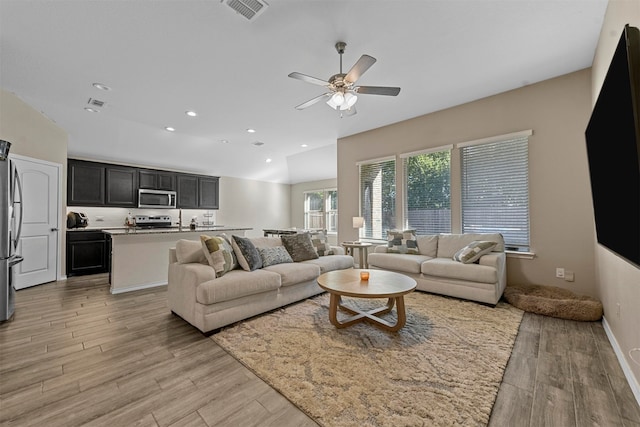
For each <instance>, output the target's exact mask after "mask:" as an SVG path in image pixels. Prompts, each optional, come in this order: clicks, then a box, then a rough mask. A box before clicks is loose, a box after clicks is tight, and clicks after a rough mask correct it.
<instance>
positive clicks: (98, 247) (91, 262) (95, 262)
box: [67, 231, 111, 277]
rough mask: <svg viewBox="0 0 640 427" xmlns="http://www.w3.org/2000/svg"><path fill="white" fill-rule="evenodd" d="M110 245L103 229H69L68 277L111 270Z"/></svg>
mask: <svg viewBox="0 0 640 427" xmlns="http://www.w3.org/2000/svg"><path fill="white" fill-rule="evenodd" d="M110 247H111V245H110V244H109V241H108V239H107V237H106V235H105V233H103V232H102V231H67V277H72V276H82V275H86V274H98V273H107V272H109V259H110V252H111V248H110Z"/></svg>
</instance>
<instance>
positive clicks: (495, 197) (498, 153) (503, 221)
mask: <svg viewBox="0 0 640 427" xmlns="http://www.w3.org/2000/svg"><path fill="white" fill-rule="evenodd" d="M529 135H531V131H525V132H518V133H515V134H510V135H506V136H503V137H498V138H490V139H487V140H482V141H476V142H470V143H465V144H460V145H459V147H460V149H461V150H460V154H461V162H462V232H463V233H496V232H497V233H502V235H503V236H504V240H505V244H506V246H508V247H513V248H514V249H522V250H528V248H529V162H528V145H529V138H528V136H529Z"/></svg>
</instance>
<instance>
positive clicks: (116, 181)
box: [106, 166, 138, 208]
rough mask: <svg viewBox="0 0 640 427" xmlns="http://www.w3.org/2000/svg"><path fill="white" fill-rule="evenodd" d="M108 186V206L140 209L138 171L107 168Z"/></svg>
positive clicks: (117, 167)
mask: <svg viewBox="0 0 640 427" xmlns="http://www.w3.org/2000/svg"><path fill="white" fill-rule="evenodd" d="M106 184H107V185H106V188H107V189H106V205H107V206H122V207H129V208H136V207H138V169H136V168H132V167H127V166H107V167H106Z"/></svg>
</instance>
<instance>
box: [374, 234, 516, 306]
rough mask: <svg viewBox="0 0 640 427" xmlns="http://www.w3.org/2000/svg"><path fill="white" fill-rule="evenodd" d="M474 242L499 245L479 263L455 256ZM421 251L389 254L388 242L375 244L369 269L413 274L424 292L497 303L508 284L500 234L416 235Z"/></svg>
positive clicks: (480, 259)
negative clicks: (457, 258)
mask: <svg viewBox="0 0 640 427" xmlns="http://www.w3.org/2000/svg"><path fill="white" fill-rule="evenodd" d="M474 241H492V242H496V243H497V244H496V246H495V247H494V248H493V249H492V252H489V253H488V254H486V255H482V256H481V257H480V258H479V259H478V260H477V261H476V262H472V263H468V264H465V263H462V262H460V261H456V260H454V259H453V256H454V255H455V254H456V252H458V251H459V250H460V249H462V248H465V246H467V245H469V244H470V243H471V242H474ZM416 242H417V247H418V254H406V253H388V252H387V250H388V245H379V246H376V248H375V251H374V252H373V253H370V254H369V256H368V257H367V261H368V263H369V267H370V268H377V269H383V270H389V271H396V272H398V273H402V274H405V275H407V276H409V277H412V278H414V279H415V280H416V282H417V288H416V289H418V290H421V291H426V292H432V293H436V294H441V295H448V296H452V297H456V298H463V299H468V300H473V301H478V302H482V303H487V304H492V305H495V304H496V303H497V302H498V301H499V300H500V298H501V296H502V293H503V292H504V289H505V286H506V284H507V268H506V255H505V252H504V239H503V237H502V235H501V234H497V233H496V234H484V233H483V234H440V235H429V236H416Z"/></svg>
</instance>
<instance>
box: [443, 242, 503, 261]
mask: <svg viewBox="0 0 640 427" xmlns="http://www.w3.org/2000/svg"><path fill="white" fill-rule="evenodd" d="M496 245H497V243H496V242H489V241H487V240H474V241H473V242H471V243H469V244H468V245H467V246H465V247H464V248H462V249H460V250H459V251H458V252H456V253H455V254H454V255H453V259H454V260H456V261H458V262H461V263H463V264H471V263H473V262H476V261H477V260H479V259H480V257H481V256H482V255H485V254H488V253H489V252H491V251H492V250H493V248H495V247H496Z"/></svg>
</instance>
